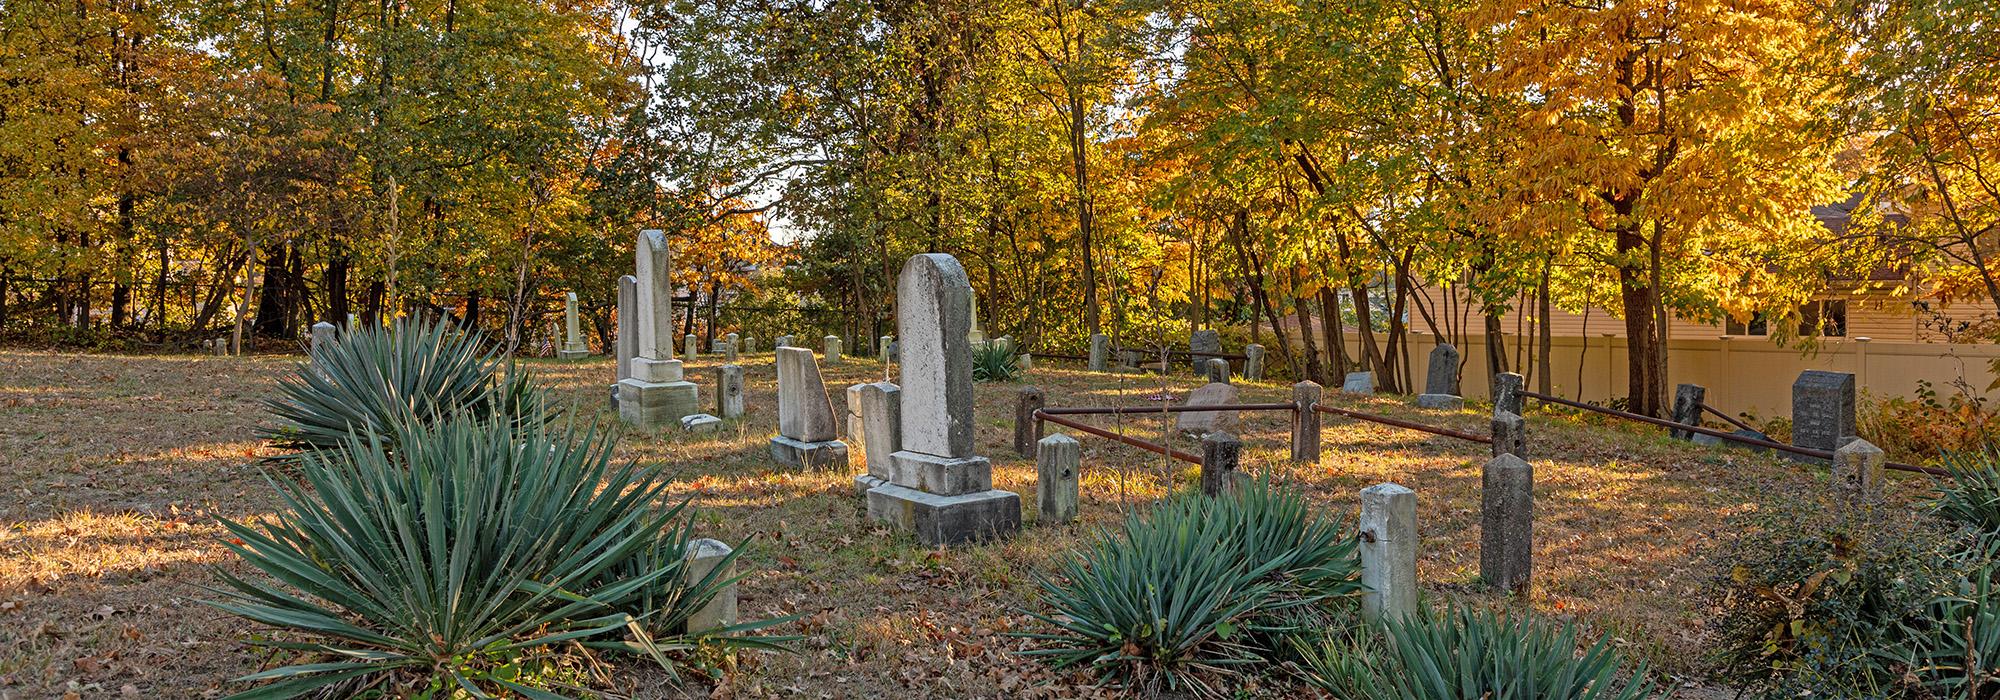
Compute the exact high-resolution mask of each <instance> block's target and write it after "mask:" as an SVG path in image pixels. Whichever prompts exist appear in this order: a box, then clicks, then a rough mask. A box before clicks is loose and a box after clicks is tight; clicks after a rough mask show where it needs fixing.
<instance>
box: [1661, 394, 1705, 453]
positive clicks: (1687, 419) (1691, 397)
mask: <svg viewBox="0 0 2000 700" xmlns="http://www.w3.org/2000/svg"><path fill="white" fill-rule="evenodd" d="M1707 397H1708V390H1707V389H1705V388H1702V386H1701V385H1700V384H1682V385H1679V386H1676V387H1674V422H1675V423H1679V424H1681V425H1692V426H1696V427H1699V426H1700V425H1701V406H1702V402H1703V400H1705V399H1706V398H1707ZM1668 434H1669V435H1671V436H1672V437H1673V438H1674V439H1675V440H1686V439H1689V438H1691V437H1693V436H1694V432H1693V431H1688V430H1680V429H1675V430H1671V431H1668Z"/></svg>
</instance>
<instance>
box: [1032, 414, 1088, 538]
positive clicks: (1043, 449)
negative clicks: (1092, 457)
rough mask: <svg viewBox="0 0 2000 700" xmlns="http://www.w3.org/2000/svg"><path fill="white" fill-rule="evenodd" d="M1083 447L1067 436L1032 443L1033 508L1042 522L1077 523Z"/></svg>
mask: <svg viewBox="0 0 2000 700" xmlns="http://www.w3.org/2000/svg"><path fill="white" fill-rule="evenodd" d="M1082 460H1083V446H1082V445H1081V444H1079V443H1077V441H1076V438H1073V437H1070V436H1068V435H1050V436H1048V437H1045V438H1042V439H1041V441H1039V442H1037V443H1035V506H1036V509H1037V510H1038V512H1039V513H1040V515H1041V522H1044V523H1049V524H1060V523H1067V522H1069V521H1071V520H1074V519H1076V502H1077V475H1078V473H1079V472H1080V471H1081V470H1082V468H1081V465H1082Z"/></svg>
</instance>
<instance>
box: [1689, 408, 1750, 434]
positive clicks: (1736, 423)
mask: <svg viewBox="0 0 2000 700" xmlns="http://www.w3.org/2000/svg"><path fill="white" fill-rule="evenodd" d="M1701 410H1702V412H1704V413H1707V414H1709V415H1712V416H1715V417H1717V418H1721V419H1722V420H1723V421H1724V422H1727V423H1729V424H1730V425H1733V426H1736V427H1738V428H1742V429H1744V430H1748V431H1751V432H1755V433H1758V434H1762V433H1763V432H1764V431H1762V430H1758V429H1756V428H1752V427H1750V424H1749V423H1745V422H1743V421H1740V420H1737V419H1736V417H1735V416H1732V415H1729V414H1727V413H1723V412H1721V411H1718V410H1716V408H1715V407H1714V406H1710V405H1708V404H1702V405H1701Z"/></svg>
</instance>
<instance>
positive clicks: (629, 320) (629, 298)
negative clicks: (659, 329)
mask: <svg viewBox="0 0 2000 700" xmlns="http://www.w3.org/2000/svg"><path fill="white" fill-rule="evenodd" d="M638 356H639V278H637V277H633V276H631V275H619V276H618V381H619V382H623V381H625V380H627V379H631V378H632V358H634V357H638ZM611 408H612V410H617V409H618V384H617V383H614V384H612V385H611Z"/></svg>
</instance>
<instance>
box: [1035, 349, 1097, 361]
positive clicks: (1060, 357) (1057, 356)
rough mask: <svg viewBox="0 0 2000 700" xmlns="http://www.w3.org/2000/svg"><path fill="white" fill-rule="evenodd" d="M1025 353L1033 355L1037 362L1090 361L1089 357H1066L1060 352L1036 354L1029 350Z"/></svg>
mask: <svg viewBox="0 0 2000 700" xmlns="http://www.w3.org/2000/svg"><path fill="white" fill-rule="evenodd" d="M1025 352H1027V353H1028V354H1029V355H1033V356H1034V358H1035V359H1037V360H1041V359H1056V360H1081V361H1084V362H1089V361H1090V356H1089V355H1065V354H1062V353H1059V352H1035V351H1033V350H1027V351H1025Z"/></svg>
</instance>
